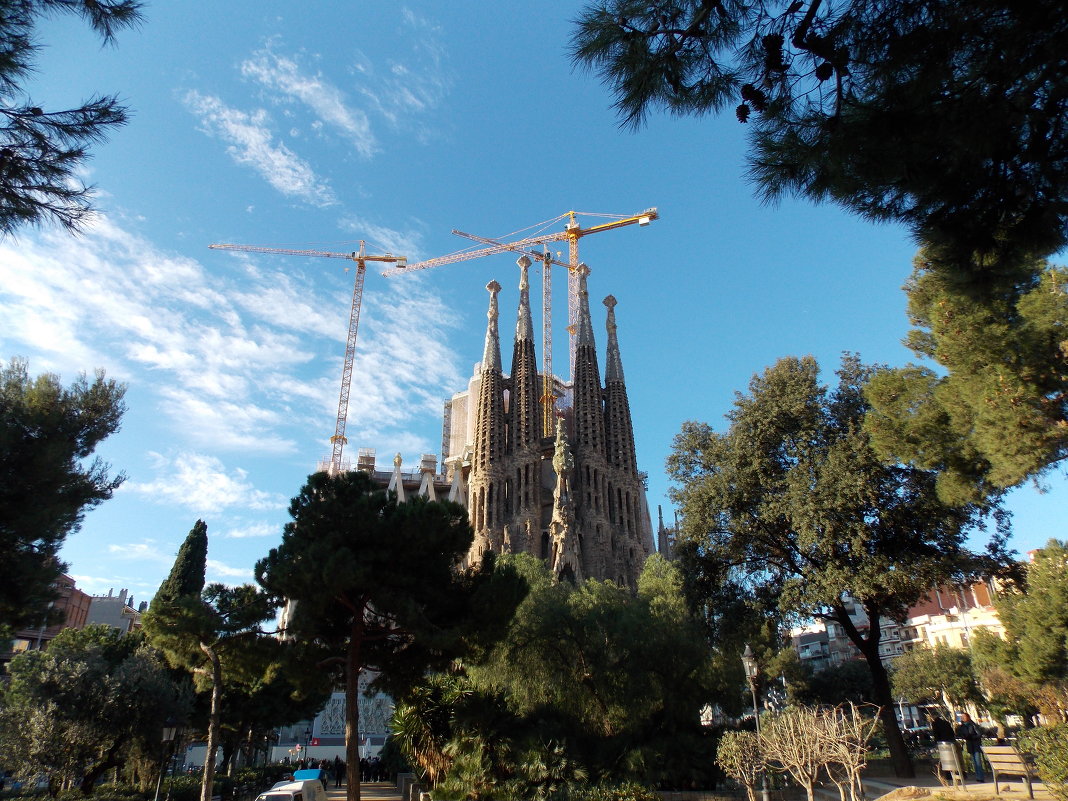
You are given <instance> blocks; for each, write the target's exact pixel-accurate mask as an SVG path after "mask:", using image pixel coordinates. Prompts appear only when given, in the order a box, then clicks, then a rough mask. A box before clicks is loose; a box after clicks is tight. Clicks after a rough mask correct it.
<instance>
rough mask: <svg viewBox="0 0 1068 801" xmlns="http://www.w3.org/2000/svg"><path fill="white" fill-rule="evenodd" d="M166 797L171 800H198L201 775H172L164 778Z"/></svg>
mask: <svg viewBox="0 0 1068 801" xmlns="http://www.w3.org/2000/svg"><path fill="white" fill-rule="evenodd" d="M163 793H164V797H166V796H167V794H170V797H171V801H197V799H199V798H200V776H170V777H168V778H166V779H164V780H163Z"/></svg>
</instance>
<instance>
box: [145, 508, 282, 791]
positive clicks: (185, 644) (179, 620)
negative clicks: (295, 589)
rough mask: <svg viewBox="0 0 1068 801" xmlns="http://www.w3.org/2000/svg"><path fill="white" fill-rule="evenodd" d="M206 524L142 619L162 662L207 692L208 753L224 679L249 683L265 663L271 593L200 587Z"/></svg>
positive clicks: (206, 783)
mask: <svg viewBox="0 0 1068 801" xmlns="http://www.w3.org/2000/svg"><path fill="white" fill-rule="evenodd" d="M206 557H207V526H206V525H205V524H204V522H203V521H202V520H198V521H197V522H196V524H195V525H194V526H193V528H192V529H191V530H190V532H189V534H188V535H187V536H186V539H185V542H184V543H183V545H182V547H181V549H180V550H179V553H178V556H177V558H176V560H175V563H174V565H173V566H172V568H171V572H170V574H169V575H168V577H167V580H166V581H165V582H164V584H163V585H162V587H161V592H160V594H158V595H157V597H156V598H155V599H153V602H152V606H151V607H149V610H148V612H147V613H146V614H145V616H144V618H143V619H142V626H143V628H144V631H145V634H146V635H147V637H148V639H149V641H150V642H152V643H153V644H154V645H155V646H156V647H157V648H159V649H160V650H161V651H162V652H163V653H164V655H165V656H166V658H167V661H168V662H169V663H170V664H171V665H173V666H174V667H176V668H180V669H183V670H187V671H189V672H190V673H191V675H192V677H193V680H194V683H195V685H196V687H197V689H198V691H200V692H205V693H208V694H210V697H211V702H210V712H209V716H208V727H207V729H208V730H207V753H209V754H214V753H215V751H216V748H217V746H218V745H219V744H220V733H221V719H222V699H223V693H224V691H225V689H226V686H227V685H226V682H227V681H229V682H230V683H231V684H232V685H233V684H246V685H247V684H248V683H250V682H255V681H257V680H258V679H259V676H260V672H261V671H263V670H264V669H265V668H266V664H265V662H264V659H263V656H264V650H265V649H270V648H271V645H270V644H268V643H267V642H266V640H265V638H264V633H263V631H262V630H261V628H260V626H261V624H262V623H263V622H264V621H266V620H267V619H268V618H270V617H271V615H272V613H273V611H274V608H275V607H274V605H273V603H272V602H271V599H270V597H269V596H268V595H267V594H266V593H263V592H261V591H260V590H259V588H257V587H256V586H254V585H252V584H244V585H241V586H239V587H227V586H225V585H223V584H209V585H208V586H207V587H204V570H205V565H206ZM214 783H215V760H213V759H209V760H207V764H206V765H205V768H204V775H203V779H202V783H201V799H202V801H210V799H211V797H212V794H213V787H214Z"/></svg>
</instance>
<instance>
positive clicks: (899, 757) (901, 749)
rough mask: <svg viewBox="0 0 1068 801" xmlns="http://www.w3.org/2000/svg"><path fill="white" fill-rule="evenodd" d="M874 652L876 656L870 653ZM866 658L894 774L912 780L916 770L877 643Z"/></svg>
mask: <svg viewBox="0 0 1068 801" xmlns="http://www.w3.org/2000/svg"><path fill="white" fill-rule="evenodd" d="M872 650H874V654H872V653H871V652H870V651H872ZM864 658H865V660H867V662H868V668H869V669H870V670H871V694H872V698H873V700H874V701H875V703H876V704H878V705H879V720H880V721H882V724H883V734H884V735H885V736H886V744H887V747H888V748H889V749H890V761H891V762H892V763H893V765H894V774H895V775H896V776H897V777H898V778H902V779H911V778H913V777H914V776H915V775H916V769H915V768H914V767H913V765H912V759H911V758H910V757H909V752H908V749H907V748H906V747H905V738H904V737H902V736H901V727H900V726H899V725H898V722H897V715H895V714H894V694H893V692H892V691H891V689H890V676H889V674H887V672H886V667H885V666H884V665H883V661H882V660H881V659H880V658H879V644H878V643H876V644H875V647H874V649H871V648H867V649H865V651H864Z"/></svg>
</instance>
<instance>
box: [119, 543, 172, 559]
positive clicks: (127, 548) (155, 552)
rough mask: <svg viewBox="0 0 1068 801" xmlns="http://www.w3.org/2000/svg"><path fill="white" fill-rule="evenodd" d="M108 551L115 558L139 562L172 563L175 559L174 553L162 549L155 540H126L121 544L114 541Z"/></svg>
mask: <svg viewBox="0 0 1068 801" xmlns="http://www.w3.org/2000/svg"><path fill="white" fill-rule="evenodd" d="M108 553H109V554H111V556H112V557H114V558H115V559H129V560H136V561H138V562H159V563H163V564H171V562H173V561H174V555H173V554H167V553H164V552H163V551H161V550H160V549H159V546H158V545H157V544H156V542H155V540H144V541H142V542H125V543H121V544H114V543H113V544H111V545H108Z"/></svg>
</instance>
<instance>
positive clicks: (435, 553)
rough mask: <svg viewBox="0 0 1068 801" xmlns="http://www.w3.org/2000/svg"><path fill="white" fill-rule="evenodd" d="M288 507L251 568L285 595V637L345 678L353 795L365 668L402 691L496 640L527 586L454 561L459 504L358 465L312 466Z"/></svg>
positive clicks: (463, 540)
mask: <svg viewBox="0 0 1068 801" xmlns="http://www.w3.org/2000/svg"><path fill="white" fill-rule="evenodd" d="M289 514H290V517H291V518H292V519H291V521H290V522H289V523H287V524H286V526H285V530H284V533H283V535H282V544H281V545H280V546H278V547H277V548H273V549H271V552H270V553H269V554H268V555H267V556H266V557H265V558H264V559H261V560H260V561H259V562H257V564H256V578H257V580H258V581H259V583H260V584H261V585H262V586H263V588H264V589H265V590H266V591H267V592H268V593H269V594H270V595H271V596H272V597H273V598H275V599H277V600H279V601H281V600H283V599H285V600H287V601H288V603H289V608H290V610H291V615H290V617H289V624H288V628H287V630H286V633H287V635H289V636H295V637H298V638H300V639H302V640H305V641H307V642H309V643H312V644H314V645H316V646H318V647H321V648H322V649H323V651H324V652H325V653H326V657H325V658H324V659H322V660H320V665H321V666H323V667H324V668H327V669H330V670H331V671H332V672H333V673H334V675H336V676H338V677H339V678H340V679H341V681H342V682H343V684H344V687H345V739H346V757H345V761H346V762H347V764H348V794H349V795H348V797H349V799H350V801H356V799H358V798H359V792H360V780H359V762H360V757H359V751H358V748H359V737H358V736H357V735H358V733H359V707H358V704H357V692H358V680H359V675H360V672H361V671H362V670H367V671H371V672H374V673H377V674H378V677H377V678H376V679H375V683H376V685H378V686H381V687H384V688H385V689H388V690H391V691H392V692H393V693H394V694H396V695H403V693H404V691H405V690H406V689H407V688H409V687H411V686H413V685H415V684H416V683H417V682H418V681H419V680H420V679H421V678H422V676H423V675H424V674H425V673H426V671H427V670H430V669H437V670H441V669H444V668H445V667H447V666H448V665H449V663H450V662H451V661H452V659H453V658H454V657H456V656H458V655H460V654H462V653H464V652H465V650H466V649H467V648H469V647H475V646H476V645H477V644H478V642H479V641H480V640H481V639H482V638H486V637H488V638H492V635H493V632H495V631H497V630H500V629H501V628H502V626H503V625H504V624H505V622H506V621H507V619H508V618H509V617H510V615H511V613H512V611H513V610H514V609H515V605H516V604H517V603H518V601H519V600H520V599H521V598H522V594H523V592H524V590H523V588H522V587H521V586H520V585H519V584H518V583H517V582H516V581H515V580H514V579H515V577H514V576H512V575H505V574H504V573H502V572H501V571H496V570H494V560H493V559H492V558H487V559H484V560H483V562H482V565H481V566H480V567H478V568H473V569H471V570H468V571H464V570H462V569H461V563H462V560H463V558H464V556H465V555H466V554H467V551H468V548H470V546H471V542H472V540H473V538H474V535H473V532H472V531H471V526H470V525H469V524H468V522H467V513H466V511H465V510H464V509H463V507H462V506H459V505H458V504H455V503H451V502H448V501H443V502H434V501H428V500H426V499H425V498H412V499H410V500H409V501H407V502H398V500H397V497H396V495H395V494H393V493H387V492H385V491H383V490H376V489H375V488H374V486H373V485H372V483H371V479H370V477H369V476H367V474H365V473H360V472H353V473H345V474H341V475H337V476H330V475H327V474H326V473H316V474H314V475H312V476H310V477H309V478H308V481H307V483H306V484H305V485H304V487H303V488H302V489H301V491H300V493H299V494H298V495H297V496H296V497H295V498H294V499H293V500H292V502H291V503H290V507H289Z"/></svg>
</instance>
